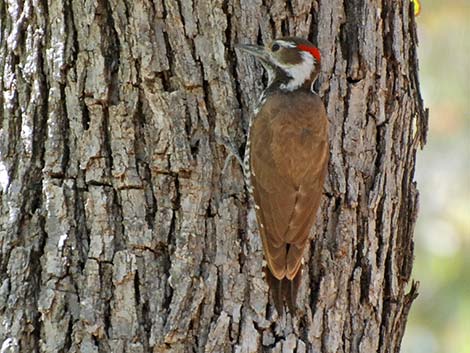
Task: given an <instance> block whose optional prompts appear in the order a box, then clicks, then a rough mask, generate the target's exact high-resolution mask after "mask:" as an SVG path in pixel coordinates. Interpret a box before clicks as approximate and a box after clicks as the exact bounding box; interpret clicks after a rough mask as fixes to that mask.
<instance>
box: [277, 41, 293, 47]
mask: <svg viewBox="0 0 470 353" xmlns="http://www.w3.org/2000/svg"><path fill="white" fill-rule="evenodd" d="M273 44H279V45H280V46H281V47H284V48H295V47H297V45H295V43H292V42H286V41H285V40H276V41H275V42H274V43H273Z"/></svg>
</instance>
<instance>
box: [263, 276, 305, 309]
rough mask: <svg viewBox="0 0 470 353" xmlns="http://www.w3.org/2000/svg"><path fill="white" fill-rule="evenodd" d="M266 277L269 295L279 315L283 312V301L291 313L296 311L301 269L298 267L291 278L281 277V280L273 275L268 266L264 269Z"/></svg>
mask: <svg viewBox="0 0 470 353" xmlns="http://www.w3.org/2000/svg"><path fill="white" fill-rule="evenodd" d="M265 273H266V278H267V280H268V284H269V288H270V291H271V295H272V298H273V301H274V306H275V307H276V310H277V312H278V313H279V315H282V314H283V313H284V301H285V302H286V303H287V307H288V308H289V311H290V312H291V314H292V315H294V314H295V311H296V301H297V292H298V290H299V286H300V280H301V278H302V269H299V271H298V272H297V274H296V275H295V277H294V278H293V279H292V281H291V280H288V279H287V278H285V277H284V278H283V279H281V280H279V279H277V278H276V277H274V276H273V274H272V273H271V271H269V269H268V268H266V269H265Z"/></svg>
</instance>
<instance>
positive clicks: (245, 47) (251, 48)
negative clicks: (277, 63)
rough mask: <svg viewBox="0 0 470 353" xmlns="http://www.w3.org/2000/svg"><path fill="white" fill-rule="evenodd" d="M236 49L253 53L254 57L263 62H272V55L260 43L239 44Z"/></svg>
mask: <svg viewBox="0 0 470 353" xmlns="http://www.w3.org/2000/svg"><path fill="white" fill-rule="evenodd" d="M235 48H236V49H238V50H240V51H242V52H245V53H248V54H251V55H253V56H254V57H256V58H258V59H259V60H261V62H263V63H266V64H269V63H270V62H271V57H270V55H269V53H268V52H267V51H266V49H265V48H264V47H262V46H260V45H251V44H238V45H237V46H236V47H235Z"/></svg>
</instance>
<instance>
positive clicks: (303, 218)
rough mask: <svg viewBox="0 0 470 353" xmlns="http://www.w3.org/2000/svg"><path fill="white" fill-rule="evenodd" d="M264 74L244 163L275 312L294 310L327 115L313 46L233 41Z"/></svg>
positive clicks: (319, 180) (319, 186)
mask: <svg viewBox="0 0 470 353" xmlns="http://www.w3.org/2000/svg"><path fill="white" fill-rule="evenodd" d="M238 48H239V49H240V50H242V51H245V52H247V53H250V54H252V55H254V56H255V57H256V58H257V59H258V60H259V61H260V62H261V64H262V65H263V67H264V68H265V69H266V71H267V73H268V86H267V88H266V89H265V90H264V92H263V93H262V95H261V97H260V99H259V103H258V105H257V107H256V108H255V114H254V117H253V119H252V120H251V122H250V129H249V132H248V140H247V144H246V151H245V158H244V170H245V176H246V179H247V189H248V191H249V193H250V194H251V195H252V197H253V200H254V204H255V206H254V207H255V210H256V217H257V221H258V228H259V232H260V234H261V238H262V242H263V249H264V255H265V258H266V262H267V267H268V270H267V271H266V275H267V279H268V283H269V286H270V289H271V294H272V296H273V300H274V304H275V306H276V309H277V311H278V312H279V313H280V314H281V313H282V312H283V308H284V304H283V302H284V300H285V301H286V303H287V305H288V307H289V310H290V311H291V312H292V313H293V312H295V302H296V296H297V290H298V287H299V284H300V278H301V273H302V271H301V268H302V256H303V252H304V249H305V247H306V245H307V242H308V237H309V233H310V230H311V228H312V225H313V223H314V222H315V219H316V214H317V210H318V207H319V205H320V199H321V196H322V192H323V182H324V179H325V174H326V170H327V164H328V156H329V147H328V119H327V116H326V112H325V107H324V105H323V102H322V100H321V99H320V97H319V96H318V95H317V94H316V93H315V92H314V91H313V84H314V82H315V80H316V78H317V76H318V74H319V72H320V52H319V50H318V49H317V48H316V47H315V46H314V45H313V44H312V43H310V42H309V41H307V40H305V39H301V38H295V37H285V38H279V39H276V40H274V41H273V42H272V43H271V44H270V45H269V46H268V47H260V46H256V45H240V46H239V47H238Z"/></svg>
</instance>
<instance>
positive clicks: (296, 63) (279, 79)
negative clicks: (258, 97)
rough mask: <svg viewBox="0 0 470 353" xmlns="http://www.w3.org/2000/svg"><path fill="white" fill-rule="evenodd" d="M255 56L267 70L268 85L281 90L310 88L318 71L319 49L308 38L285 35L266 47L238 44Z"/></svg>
mask: <svg viewBox="0 0 470 353" xmlns="http://www.w3.org/2000/svg"><path fill="white" fill-rule="evenodd" d="M237 48H238V49H240V50H241V51H244V52H247V53H249V54H252V55H253V56H255V57H256V58H257V59H258V60H259V61H260V62H261V64H262V65H263V67H264V68H265V69H266V71H267V72H268V86H270V87H275V88H279V89H281V90H283V91H294V90H296V89H298V88H300V87H307V88H309V89H312V86H313V83H314V82H315V80H316V78H317V76H318V74H319V72H320V60H321V57H320V51H319V50H318V48H316V47H315V46H314V45H313V44H312V43H310V42H309V41H308V40H305V39H302V38H297V37H284V38H278V39H275V40H273V41H272V42H271V43H270V44H269V45H268V46H266V47H262V46H258V45H250V44H243V45H239V46H238V47H237Z"/></svg>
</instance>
